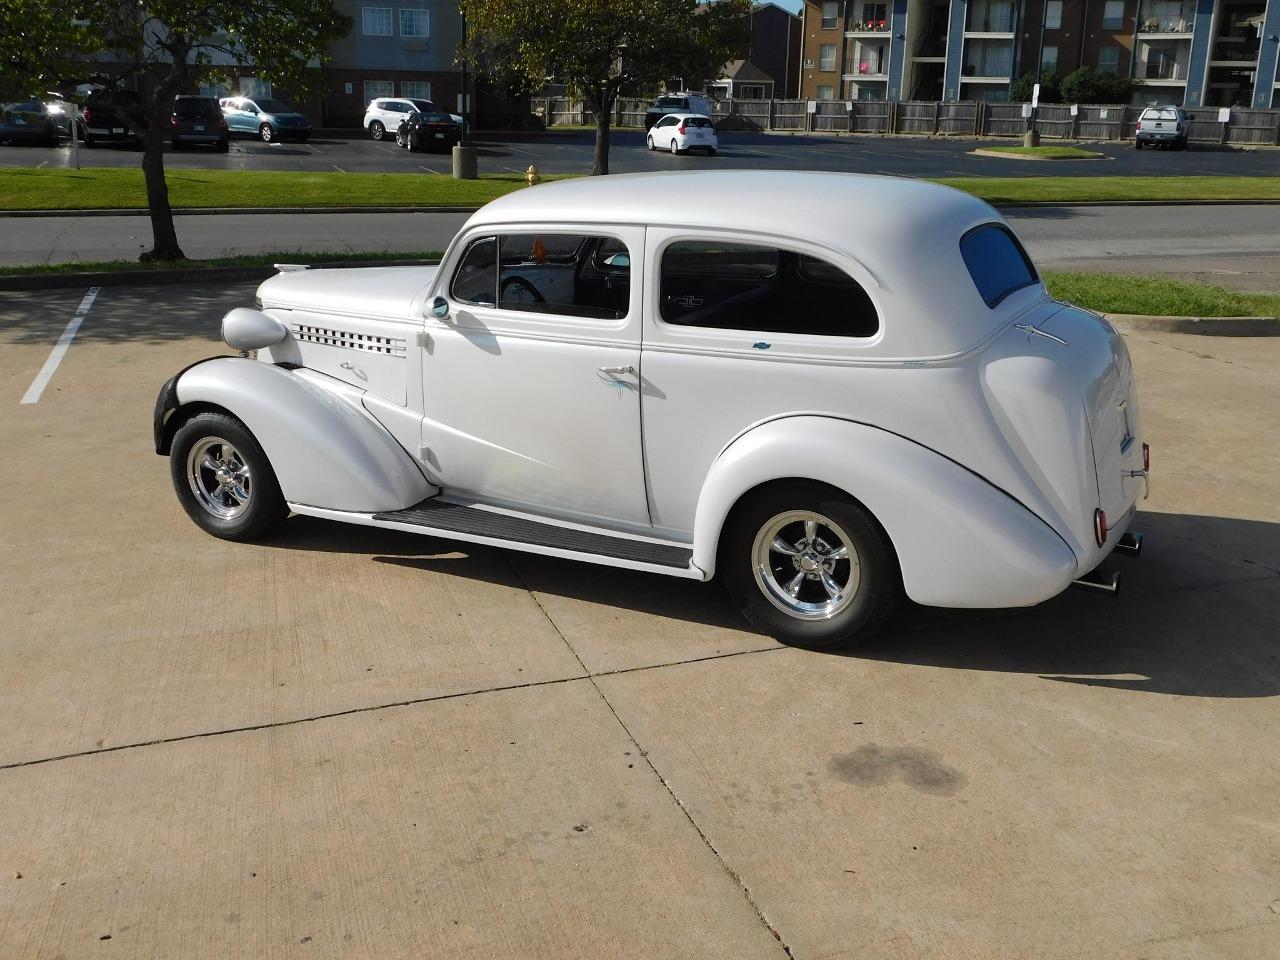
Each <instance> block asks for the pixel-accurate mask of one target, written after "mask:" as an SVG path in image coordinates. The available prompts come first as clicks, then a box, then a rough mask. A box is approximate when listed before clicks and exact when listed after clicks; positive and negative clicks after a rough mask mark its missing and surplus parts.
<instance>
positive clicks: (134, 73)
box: [0, 0, 351, 260]
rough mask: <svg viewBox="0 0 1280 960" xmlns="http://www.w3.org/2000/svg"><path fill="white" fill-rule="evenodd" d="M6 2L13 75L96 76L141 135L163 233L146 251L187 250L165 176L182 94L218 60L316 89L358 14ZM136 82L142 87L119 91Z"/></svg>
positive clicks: (296, 5)
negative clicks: (323, 65)
mask: <svg viewBox="0 0 1280 960" xmlns="http://www.w3.org/2000/svg"><path fill="white" fill-rule="evenodd" d="M0 6H2V8H3V13H0V31H2V32H3V36H4V39H3V40H0V52H3V53H4V54H5V57H6V60H5V63H6V84H7V85H11V86H13V87H15V88H17V87H25V88H27V91H28V92H29V93H31V92H38V91H41V90H43V89H45V87H46V86H47V85H49V83H50V82H51V81H54V80H57V81H60V82H62V83H64V84H67V83H82V82H89V83H93V84H95V85H97V86H100V87H101V88H102V90H103V94H102V95H103V97H104V102H105V103H107V104H109V105H113V106H114V107H115V109H116V111H117V112H118V113H119V115H120V116H121V117H122V118H123V119H124V120H125V122H127V123H128V124H129V127H130V129H131V130H132V131H133V132H134V133H135V134H136V135H137V137H138V140H139V141H140V142H141V144H142V171H143V176H144V179H145V181H146V187H147V209H148V212H149V214H150V216H151V230H152V235H153V239H152V248H151V249H150V250H148V251H147V252H145V253H143V254H142V259H143V260H152V259H154V260H180V259H182V257H183V253H182V248H181V247H180V246H179V245H178V235H177V232H176V230H175V229H174V225H173V211H172V210H171V209H170V207H169V188H168V185H167V184H166V182H165V176H164V152H163V151H164V144H165V142H166V141H167V140H168V136H169V118H170V116H171V115H172V112H173V98H174V96H175V95H177V94H179V93H187V92H191V91H193V90H194V88H195V85H196V83H197V82H198V81H199V80H200V79H201V78H202V77H204V76H206V75H207V74H209V73H211V72H212V71H215V70H216V69H217V68H216V67H215V64H216V63H218V62H221V63H223V64H226V63H234V64H252V66H253V69H254V72H255V73H256V74H257V76H259V77H261V78H263V79H265V80H269V81H271V82H272V83H273V84H279V85H282V86H285V87H287V88H289V89H291V90H293V91H295V92H299V93H301V92H305V91H307V90H310V89H313V88H314V87H316V86H317V83H318V80H319V71H318V70H316V69H315V67H316V65H317V62H318V60H319V58H320V57H321V56H322V55H323V53H324V50H325V48H326V47H327V46H328V45H329V44H330V43H332V42H333V41H334V40H337V39H338V38H340V37H342V36H345V35H346V33H347V32H348V31H349V30H350V29H351V20H350V18H348V17H345V16H343V15H342V14H340V13H338V11H337V10H335V9H334V7H333V5H332V4H331V3H330V2H327V0H318V2H313V0H249V2H244V0H146V2H145V3H141V2H140V3H122V2H121V0H4V2H3V4H0ZM11 48H12V50H13V52H14V54H15V55H14V56H13V57H12V58H11V57H10V53H11ZM24 48H29V53H26V54H24V53H23V50H24ZM11 71H12V72H11ZM127 89H132V90H136V92H137V94H138V96H137V97H136V98H135V97H121V96H119V94H120V92H121V91H124V90H127Z"/></svg>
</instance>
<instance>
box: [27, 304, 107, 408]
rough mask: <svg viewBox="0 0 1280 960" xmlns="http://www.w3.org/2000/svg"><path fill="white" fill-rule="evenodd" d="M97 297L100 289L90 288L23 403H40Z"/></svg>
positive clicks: (28, 388) (32, 382)
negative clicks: (41, 395) (41, 396)
mask: <svg viewBox="0 0 1280 960" xmlns="http://www.w3.org/2000/svg"><path fill="white" fill-rule="evenodd" d="M97 296H98V288H97V287H90V288H89V292H88V293H86V294H85V295H84V299H83V300H81V301H80V306H79V307H77V308H76V315H75V316H74V317H72V318H71V322H70V323H68V324H67V328H66V329H65V330H63V331H62V336H60V337H59V338H58V342H57V343H55V344H54V345H53V350H52V351H51V352H50V353H49V359H47V360H46V361H45V362H44V366H43V367H41V368H40V372H39V373H37V374H36V378H35V379H34V380H32V381H31V386H29V387H27V392H26V393H24V394H23V395H22V401H21V403H37V402H39V400H40V394H42V393H44V388H45V387H47V386H48V385H49V381H50V380H52V379H53V374H54V371H55V370H57V369H58V364H60V363H61V362H62V358H63V357H65V356H66V355H67V349H68V348H69V347H70V346H71V341H72V340H74V339H75V336H76V331H77V330H79V329H80V324H82V323H84V318H85V317H86V316H88V314H89V308H90V307H92V306H93V301H94V299H95V298H97Z"/></svg>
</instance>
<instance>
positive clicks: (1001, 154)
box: [969, 147, 1111, 163]
mask: <svg viewBox="0 0 1280 960" xmlns="http://www.w3.org/2000/svg"><path fill="white" fill-rule="evenodd" d="M969 156H971V157H993V158H995V159H996V160H1034V161H1035V162H1037V163H1069V162H1071V161H1073V160H1110V159H1111V158H1110V157H1108V156H1107V155H1106V154H1105V153H1099V154H1097V155H1096V156H1092V157H1044V156H1039V155H1037V154H1034V153H1006V152H1005V151H1003V150H986V149H984V148H982V147H978V148H977V149H975V150H970V151H969Z"/></svg>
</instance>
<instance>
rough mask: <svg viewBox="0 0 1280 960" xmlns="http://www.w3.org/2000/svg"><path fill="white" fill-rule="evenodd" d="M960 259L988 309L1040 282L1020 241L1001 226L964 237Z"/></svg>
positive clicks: (993, 225) (986, 226)
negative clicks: (1018, 291)
mask: <svg viewBox="0 0 1280 960" xmlns="http://www.w3.org/2000/svg"><path fill="white" fill-rule="evenodd" d="M960 256H961V257H963V258H964V265H965V266H966V267H968V268H969V276H971V277H973V283H974V286H976V287H977V288H978V293H979V294H981V295H982V299H983V300H984V301H985V302H986V304H987V306H988V307H993V308H994V307H995V306H996V305H997V304H999V303H1000V301H1001V300H1003V299H1004V298H1005V297H1007V296H1008V295H1009V294H1011V293H1013V292H1014V291H1015V290H1021V289H1022V288H1023V287H1029V286H1031V285H1032V284H1034V283H1037V282H1038V281H1039V279H1040V278H1039V277H1038V276H1036V268H1035V267H1033V266H1032V265H1031V259H1030V258H1029V257H1028V256H1027V254H1026V251H1025V250H1023V249H1022V244H1020V243H1019V242H1018V239H1017V237H1015V236H1014V235H1013V234H1012V233H1011V232H1009V230H1008V228H1006V227H1003V226H1001V225H1000V224H997V223H988V224H984V225H983V226H980V227H974V228H973V229H972V230H970V231H969V232H968V233H966V234H965V235H964V236H963V237H961V238H960Z"/></svg>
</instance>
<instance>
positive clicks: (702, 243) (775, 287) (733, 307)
mask: <svg viewBox="0 0 1280 960" xmlns="http://www.w3.org/2000/svg"><path fill="white" fill-rule="evenodd" d="M659 298H660V299H659V306H660V310H661V314H662V319H663V320H665V321H666V322H667V323H672V324H679V325H681V326H688V327H711V328H715V329H727V330H749V331H754V332H760V333H784V334H810V335H816V336H826V337H870V336H872V335H873V334H875V333H876V332H877V331H878V330H879V329H880V319H879V317H878V315H877V314H876V308H875V305H874V304H872V302H871V298H870V297H868V296H867V292H866V291H865V290H863V289H862V285H861V284H859V283H858V282H857V281H856V280H854V279H853V278H852V277H850V276H849V275H848V274H847V273H845V272H844V271H843V270H841V269H840V268H839V267H837V266H834V265H833V264H830V263H827V262H826V261H825V260H820V259H818V258H817V257H811V256H809V255H807V254H803V253H796V252H794V251H792V250H782V249H779V248H777V247H769V246H762V245H759V244H752V243H728V242H722V241H719V240H680V241H677V242H676V243H673V244H671V245H670V246H668V247H667V248H666V250H665V251H663V254H662V275H661V291H660V294H659Z"/></svg>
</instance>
